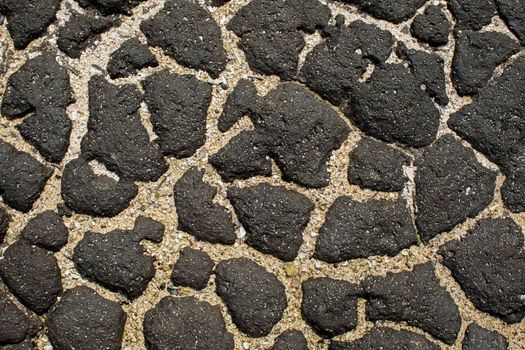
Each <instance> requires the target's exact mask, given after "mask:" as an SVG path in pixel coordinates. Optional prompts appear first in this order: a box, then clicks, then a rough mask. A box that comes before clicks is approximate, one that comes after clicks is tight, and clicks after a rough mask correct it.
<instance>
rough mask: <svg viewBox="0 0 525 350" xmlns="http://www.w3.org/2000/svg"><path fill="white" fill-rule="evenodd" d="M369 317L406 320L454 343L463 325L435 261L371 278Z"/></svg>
mask: <svg viewBox="0 0 525 350" xmlns="http://www.w3.org/2000/svg"><path fill="white" fill-rule="evenodd" d="M363 288H364V290H365V293H366V299H367V300H368V302H367V309H366V315H367V319H369V320H370V321H379V320H388V321H394V322H406V323H407V324H408V325H410V326H414V327H419V328H421V329H422V330H423V331H425V332H427V333H429V334H430V335H432V336H433V337H435V338H437V339H439V340H441V341H443V342H445V343H446V344H448V345H452V344H454V342H455V341H456V338H457V336H458V333H459V330H460V327H461V317H460V314H459V309H458V306H457V305H456V304H455V302H454V300H453V299H452V297H451V296H450V295H449V294H448V292H447V291H446V290H445V288H443V287H441V286H440V284H439V280H438V278H437V277H436V274H435V270H434V267H433V266H432V264H431V263H426V264H422V265H418V266H415V267H414V269H413V271H405V272H400V273H395V274H393V273H389V274H387V275H386V277H375V276H371V277H367V278H366V279H365V280H364V282H363Z"/></svg>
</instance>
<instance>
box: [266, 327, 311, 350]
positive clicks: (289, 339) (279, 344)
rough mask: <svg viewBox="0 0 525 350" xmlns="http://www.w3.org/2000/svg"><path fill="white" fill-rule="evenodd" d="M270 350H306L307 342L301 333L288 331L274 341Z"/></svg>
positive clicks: (292, 330)
mask: <svg viewBox="0 0 525 350" xmlns="http://www.w3.org/2000/svg"><path fill="white" fill-rule="evenodd" d="M271 350H308V342H307V341H306V338H305V337H304V334H303V333H302V332H301V331H297V330H294V329H288V330H286V331H284V332H282V333H281V334H280V335H279V336H278V337H277V338H276V339H275V343H274V344H273V347H272V349H271Z"/></svg>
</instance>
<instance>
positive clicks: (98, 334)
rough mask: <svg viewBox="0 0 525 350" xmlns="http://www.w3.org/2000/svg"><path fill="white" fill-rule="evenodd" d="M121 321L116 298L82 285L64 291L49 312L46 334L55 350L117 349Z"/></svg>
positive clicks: (122, 319)
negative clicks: (104, 296) (109, 298)
mask: <svg viewBox="0 0 525 350" xmlns="http://www.w3.org/2000/svg"><path fill="white" fill-rule="evenodd" d="M125 323H126V314H125V313H124V311H123V310H122V307H121V306H120V305H119V304H118V303H117V302H114V301H111V300H107V299H105V298H103V297H101V296H99V295H98V294H97V293H96V292H95V291H94V290H92V289H90V288H88V287H84V286H82V287H76V288H73V289H70V290H68V291H67V292H65V293H64V295H63V296H62V298H61V299H60V301H59V302H58V303H57V305H56V306H55V307H54V308H53V310H52V311H51V312H50V313H49V315H48V317H47V328H48V333H47V335H48V337H49V341H50V342H51V345H53V348H54V349H57V350H66V349H78V350H92V349H106V350H119V349H120V348H121V342H122V335H123V333H124V324H125Z"/></svg>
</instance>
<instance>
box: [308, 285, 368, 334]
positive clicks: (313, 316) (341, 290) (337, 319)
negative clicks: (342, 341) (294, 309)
mask: <svg viewBox="0 0 525 350" xmlns="http://www.w3.org/2000/svg"><path fill="white" fill-rule="evenodd" d="M302 293H303V300H302V304H301V313H302V316H303V319H304V320H305V321H306V322H307V323H308V324H309V325H310V326H311V327H312V328H313V329H314V330H315V331H316V332H317V333H318V334H319V335H321V336H322V337H327V338H331V337H335V336H337V335H340V334H343V333H346V332H348V331H350V330H352V329H354V328H355V327H357V299H358V296H359V295H361V294H362V291H361V289H360V288H359V287H358V286H357V285H355V284H352V283H350V282H346V281H342V280H334V279H331V278H328V277H321V278H310V279H308V280H307V281H305V282H303V285H302Z"/></svg>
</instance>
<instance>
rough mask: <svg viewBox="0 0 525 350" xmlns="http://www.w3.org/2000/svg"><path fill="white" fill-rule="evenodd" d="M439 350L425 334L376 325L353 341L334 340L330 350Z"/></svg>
mask: <svg viewBox="0 0 525 350" xmlns="http://www.w3.org/2000/svg"><path fill="white" fill-rule="evenodd" d="M364 349H367V350H368V349H369V350H372V349H388V350H439V349H440V347H439V346H437V345H436V344H434V343H432V342H431V341H430V340H428V339H427V338H425V337H424V336H422V335H420V334H417V333H413V332H410V331H406V330H394V329H392V328H387V327H375V328H372V329H371V330H370V331H369V332H367V333H366V334H365V335H364V336H363V337H361V338H359V339H357V340H354V341H353V342H343V341H332V342H331V343H330V347H329V350H364Z"/></svg>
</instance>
